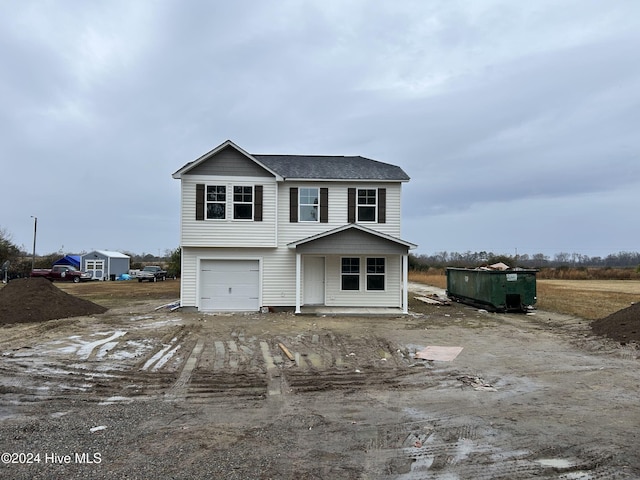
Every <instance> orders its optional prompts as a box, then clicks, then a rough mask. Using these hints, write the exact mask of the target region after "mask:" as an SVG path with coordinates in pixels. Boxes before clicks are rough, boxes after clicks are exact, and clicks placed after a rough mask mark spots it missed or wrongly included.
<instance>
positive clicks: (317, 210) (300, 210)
mask: <svg viewBox="0 0 640 480" xmlns="http://www.w3.org/2000/svg"><path fill="white" fill-rule="evenodd" d="M304 189H308V190H310V189H315V190H317V192H318V195H317V198H318V203H317V204H314V203H302V190H304ZM302 207H316V212H317V215H316V219H315V220H303V219H302ZM298 222H299V223H320V187H298Z"/></svg>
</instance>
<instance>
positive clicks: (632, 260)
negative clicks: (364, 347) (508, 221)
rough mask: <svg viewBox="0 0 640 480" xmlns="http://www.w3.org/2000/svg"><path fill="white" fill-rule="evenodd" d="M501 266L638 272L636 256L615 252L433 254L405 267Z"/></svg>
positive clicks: (639, 256) (411, 258)
mask: <svg viewBox="0 0 640 480" xmlns="http://www.w3.org/2000/svg"><path fill="white" fill-rule="evenodd" d="M499 262H502V263H505V264H507V265H509V266H510V267H522V268H538V269H541V268H559V267H569V268H581V267H585V268H586V267H607V268H636V269H637V268H640V253H639V252H618V253H612V254H610V255H607V256H606V257H604V258H603V257H589V256H588V255H582V254H580V253H566V252H560V253H556V254H555V255H554V256H553V257H549V256H548V255H544V254H542V253H536V254H534V255H528V254H521V255H506V254H496V253H493V252H485V251H481V252H470V251H467V252H464V253H458V252H436V253H434V254H433V255H424V254H423V255H410V256H409V267H410V268H411V269H413V270H428V269H429V268H442V267H479V266H483V265H492V264H494V263H499Z"/></svg>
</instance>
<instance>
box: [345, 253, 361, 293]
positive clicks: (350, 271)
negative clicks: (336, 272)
mask: <svg viewBox="0 0 640 480" xmlns="http://www.w3.org/2000/svg"><path fill="white" fill-rule="evenodd" d="M341 271H342V290H360V259H359V258H358V257H344V258H343V259H342V270H341Z"/></svg>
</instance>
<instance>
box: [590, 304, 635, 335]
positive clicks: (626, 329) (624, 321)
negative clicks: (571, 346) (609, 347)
mask: <svg viewBox="0 0 640 480" xmlns="http://www.w3.org/2000/svg"><path fill="white" fill-rule="evenodd" d="M591 330H592V331H593V333H595V334H597V335H603V336H605V337H609V338H612V339H613V340H617V341H618V342H620V343H628V342H637V343H640V303H634V304H633V305H631V306H630V307H627V308H623V309H622V310H618V311H617V312H614V313H612V314H611V315H609V316H608V317H604V318H601V319H600V320H594V321H593V322H592V323H591Z"/></svg>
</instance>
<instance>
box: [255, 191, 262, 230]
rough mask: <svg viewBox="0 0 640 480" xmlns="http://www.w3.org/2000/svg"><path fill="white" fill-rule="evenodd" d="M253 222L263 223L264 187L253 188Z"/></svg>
mask: <svg viewBox="0 0 640 480" xmlns="http://www.w3.org/2000/svg"><path fill="white" fill-rule="evenodd" d="M253 221H254V222H261V221H262V185H256V186H255V187H253Z"/></svg>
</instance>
